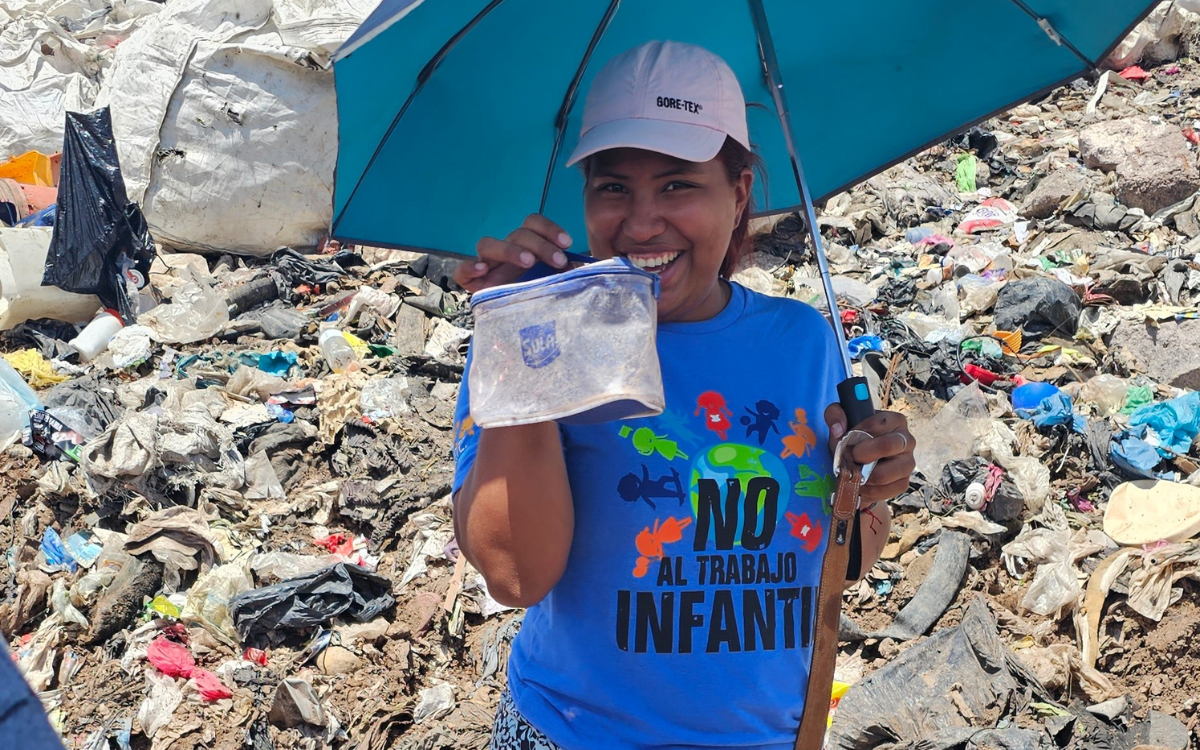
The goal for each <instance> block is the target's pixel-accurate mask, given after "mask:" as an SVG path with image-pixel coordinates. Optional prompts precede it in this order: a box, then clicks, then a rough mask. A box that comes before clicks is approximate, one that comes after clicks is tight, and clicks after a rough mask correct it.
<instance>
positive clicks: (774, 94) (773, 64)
mask: <svg viewBox="0 0 1200 750" xmlns="http://www.w3.org/2000/svg"><path fill="white" fill-rule="evenodd" d="M750 13H751V15H752V16H753V17H754V33H755V35H756V36H757V37H758V55H759V59H760V60H761V61H762V65H763V75H764V76H765V77H766V79H767V87H768V88H769V89H770V90H771V98H772V99H774V100H775V112H776V114H777V115H778V116H779V125H780V127H781V128H782V130H783V140H784V143H785V144H786V145H787V150H788V157H789V158H790V159H791V161H792V173H793V174H794V175H795V177H796V188H797V189H798V190H799V191H800V200H801V201H802V202H803V203H804V222H805V223H806V224H807V225H808V233H809V237H810V238H811V239H812V243H813V253H814V254H815V255H816V256H817V268H819V269H820V271H821V284H822V286H824V287H825V298H826V300H828V302H829V322H830V323H831V324H832V325H833V335H834V337H836V338H837V343H838V352H839V353H840V354H841V356H842V367H843V368H844V369H845V371H846V377H847V378H852V377H854V369H853V367H852V366H851V363H850V349H849V347H848V346H847V345H846V332H845V331H844V330H843V329H842V317H841V315H840V314H839V312H838V306H837V297H836V296H835V295H834V293H833V280H832V279H831V278H830V277H829V261H828V260H826V259H825V250H824V248H823V247H822V246H821V232H820V230H819V229H818V228H817V211H816V209H815V208H813V203H812V196H811V195H810V194H809V192H808V181H807V180H805V179H804V165H803V164H802V163H801V161H800V153H799V151H798V150H797V149H796V142H795V140H794V139H793V138H792V118H791V114H790V112H789V110H788V105H787V98H786V97H785V96H784V93H783V78H782V76H781V75H780V74H779V61H778V60H777V59H776V57H775V43H774V42H773V41H772V40H771V29H770V27H769V25H768V24H767V13H766V11H765V10H764V9H763V4H762V0H750Z"/></svg>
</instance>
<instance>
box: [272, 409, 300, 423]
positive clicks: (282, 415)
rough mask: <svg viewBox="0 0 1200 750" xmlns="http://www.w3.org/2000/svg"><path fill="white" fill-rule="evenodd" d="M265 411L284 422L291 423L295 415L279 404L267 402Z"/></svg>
mask: <svg viewBox="0 0 1200 750" xmlns="http://www.w3.org/2000/svg"><path fill="white" fill-rule="evenodd" d="M267 413H268V414H270V415H271V416H272V417H275V419H278V420H279V421H280V422H283V423H284V424H291V423H292V421H293V420H294V419H295V418H296V415H295V414H293V413H292V412H290V411H288V410H287V409H285V408H283V407H282V406H280V405H279V404H267Z"/></svg>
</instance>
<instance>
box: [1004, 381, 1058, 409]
mask: <svg viewBox="0 0 1200 750" xmlns="http://www.w3.org/2000/svg"><path fill="white" fill-rule="evenodd" d="M1058 392H1059V390H1058V388H1057V387H1056V386H1054V385H1053V384H1051V383H1037V382H1034V383H1026V384H1025V385H1019V386H1017V387H1016V388H1014V389H1013V392H1012V405H1013V408H1014V409H1036V408H1037V407H1038V404H1040V403H1042V402H1043V401H1045V400H1046V399H1048V398H1050V397H1051V396H1053V395H1054V394H1056V393H1058Z"/></svg>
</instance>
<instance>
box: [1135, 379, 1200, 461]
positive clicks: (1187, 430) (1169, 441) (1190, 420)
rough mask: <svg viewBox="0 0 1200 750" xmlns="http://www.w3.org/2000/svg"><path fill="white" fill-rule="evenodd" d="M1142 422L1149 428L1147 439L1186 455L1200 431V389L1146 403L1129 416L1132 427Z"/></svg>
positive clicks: (1140, 424)
mask: <svg viewBox="0 0 1200 750" xmlns="http://www.w3.org/2000/svg"><path fill="white" fill-rule="evenodd" d="M1143 425H1145V426H1146V427H1147V428H1148V429H1149V431H1150V434H1149V435H1148V436H1147V439H1148V440H1149V441H1150V442H1151V443H1153V444H1156V445H1161V446H1162V447H1164V448H1167V449H1169V450H1170V451H1172V452H1174V453H1182V454H1186V453H1187V452H1188V450H1189V449H1190V448H1191V447H1192V441H1193V440H1195V439H1196V434H1197V433H1200V392H1197V391H1193V392H1191V393H1188V394H1187V395H1184V396H1180V397H1179V398H1173V399H1171V400H1170V401H1162V402H1160V403H1157V404H1146V405H1145V406H1143V407H1141V408H1140V409H1138V410H1137V411H1135V412H1134V413H1133V414H1132V415H1130V417H1129V426H1130V427H1131V428H1132V427H1141V426H1143Z"/></svg>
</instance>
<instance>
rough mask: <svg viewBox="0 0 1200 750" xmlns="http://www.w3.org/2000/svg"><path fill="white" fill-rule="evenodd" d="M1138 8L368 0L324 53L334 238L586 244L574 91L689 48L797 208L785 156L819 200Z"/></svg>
mask: <svg viewBox="0 0 1200 750" xmlns="http://www.w3.org/2000/svg"><path fill="white" fill-rule="evenodd" d="M1156 4H1157V3H1156V2H1151V3H1147V2H1146V0H1088V2H1078V0H1028V2H1026V0H977V2H969V3H964V2H961V0H913V1H912V2H904V3H898V2H894V0H858V1H857V2H853V1H852V2H842V3H801V2H795V0H750V1H749V2H746V1H745V0H624V1H623V2H622V1H621V0H570V2H561V0H490V1H489V0H441V1H440V2H423V0H383V2H382V3H381V4H380V5H379V7H378V8H377V9H376V10H375V12H374V13H373V14H372V15H371V16H370V17H369V18H368V19H367V20H366V22H364V23H363V25H362V27H361V28H359V30H358V31H357V32H356V33H355V34H354V35H353V36H352V37H351V38H350V39H349V40H347V42H346V44H345V45H343V47H342V48H341V49H340V50H339V51H338V53H337V55H336V56H335V61H334V74H335V77H336V82H337V94H338V120H339V152H338V161H337V180H336V185H335V189H334V210H333V216H334V219H333V227H332V234H333V235H334V236H335V237H337V238H339V239H343V240H346V241H350V242H357V243H362V244H368V245H378V246H390V247H403V248H410V249H419V250H425V251H433V252H440V253H452V254H458V255H465V256H470V255H473V254H474V252H475V243H476V241H477V240H478V239H479V238H480V237H483V236H488V235H491V236H504V235H505V234H507V233H508V232H509V231H511V230H512V229H514V228H516V227H517V226H518V225H520V223H521V221H522V220H523V219H524V217H525V216H526V215H528V214H529V213H532V212H541V213H544V214H546V215H547V216H548V217H550V218H551V219H552V220H554V221H556V222H558V223H560V224H561V225H563V227H564V228H566V229H567V231H568V232H571V234H572V235H573V236H575V237H577V238H582V237H585V236H586V235H585V233H584V231H583V201H582V191H583V178H582V174H581V172H580V171H579V170H578V169H569V168H566V167H565V166H564V162H565V161H566V158H567V156H568V155H569V154H570V153H571V151H572V149H573V147H574V145H575V142H576V140H577V138H578V135H579V128H580V118H581V115H582V110H583V100H584V94H585V92H586V91H587V89H588V86H589V84H590V82H591V79H592V77H593V76H594V75H595V73H596V72H597V71H598V70H599V69H600V67H601V66H603V64H604V63H605V62H606V61H607V60H608V59H609V58H611V57H613V56H614V55H616V54H618V53H620V52H623V51H625V50H627V49H629V48H631V47H634V46H636V45H638V44H640V43H642V42H645V41H648V40H652V39H672V40H677V41H683V42H691V43H693V44H699V45H701V46H703V47H706V48H708V49H709V50H712V51H713V52H715V53H716V54H718V55H720V56H721V57H722V58H724V59H725V60H726V62H728V63H729V65H730V67H731V68H732V69H733V71H734V72H735V73H736V74H737V76H738V79H739V81H740V82H741V85H742V89H743V92H744V94H745V97H746V101H747V105H748V107H749V109H748V119H749V124H750V138H751V141H752V142H753V144H754V145H755V147H756V148H757V149H758V151H759V152H760V154H761V155H762V157H763V158H764V160H765V162H766V175H765V179H762V180H759V181H758V185H757V188H756V191H757V192H756V196H755V205H756V207H757V211H758V213H759V214H767V213H775V212H780V211H788V210H796V209H798V208H801V207H802V205H803V201H802V196H801V191H800V188H799V181H798V180H797V179H796V174H795V169H794V167H793V158H792V157H793V156H795V157H796V159H797V160H798V161H799V162H801V163H802V164H803V171H804V173H805V174H806V176H807V180H808V185H809V187H810V188H811V197H812V199H813V200H817V201H819V200H820V199H822V198H825V197H828V196H830V195H833V194H835V193H837V192H839V191H841V190H843V189H845V188H847V187H849V186H851V185H853V184H855V183H856V182H859V181H861V180H863V179H866V178H867V177H869V176H871V175H872V174H875V173H877V172H879V171H881V170H883V169H886V168H887V167H888V166H891V165H892V164H895V163H896V162H898V161H901V160H903V159H905V158H907V157H909V156H911V155H912V154H914V153H917V152H918V151H921V150H923V149H925V148H927V147H929V146H930V145H933V144H936V143H939V142H941V141H943V140H945V139H946V138H948V137H949V136H951V135H953V134H954V133H956V132H959V131H961V130H963V129H965V128H968V127H970V126H971V125H973V124H975V123H977V122H979V121H981V120H984V119H987V118H988V117H991V116H993V115H995V114H997V113H999V112H1002V111H1004V110H1005V109H1007V108H1009V107H1012V106H1014V105H1016V104H1018V103H1020V102H1022V101H1026V100H1028V99H1030V98H1033V97H1036V96H1038V95H1040V94H1042V93H1044V92H1047V91H1048V90H1050V89H1052V88H1054V87H1055V86H1058V85H1061V84H1063V83H1065V82H1068V81H1070V80H1073V79H1074V78H1076V77H1078V76H1080V75H1081V74H1083V73H1085V72H1087V71H1089V70H1090V69H1092V68H1094V67H1095V66H1097V65H1098V64H1099V63H1100V61H1102V60H1103V59H1104V58H1105V57H1106V55H1107V54H1108V52H1109V51H1110V50H1111V49H1112V48H1113V47H1114V46H1115V45H1116V44H1117V43H1118V42H1119V41H1120V40H1121V39H1122V38H1123V37H1124V36H1125V35H1126V34H1127V33H1128V31H1129V30H1131V29H1132V27H1133V26H1134V25H1135V24H1136V23H1137V22H1138V21H1139V20H1141V18H1142V17H1143V16H1144V15H1145V14H1146V13H1148V12H1149V11H1150V10H1151V9H1152V8H1153V6H1154V5H1156ZM756 15H757V19H756ZM756 20H757V23H756ZM764 31H766V32H767V33H766V35H765V36H766V38H765V39H764ZM772 41H773V44H772V43H771V42H772ZM771 47H773V51H774V55H773V57H774V58H775V61H774V62H775V65H774V66H773V67H774V69H773V70H772V71H771V74H772V75H771V78H773V79H774V81H773V82H774V83H775V84H777V85H780V86H782V87H783V90H784V91H786V100H787V103H788V104H789V105H790V118H781V117H780V114H779V111H778V109H777V102H776V100H775V97H774V93H776V91H777V89H775V90H773V89H772V85H771V83H769V82H768V76H767V70H766V69H767V67H768V66H766V65H764V62H766V61H768V59H769V58H770V57H772V55H770V54H769V53H770V51H771V50H770V48H771ZM789 131H790V132H789ZM789 135H790V136H791V141H792V143H793V144H794V154H793V153H789V144H788V140H789V138H788V136H789ZM574 249H576V250H586V248H581V247H579V246H578V245H577V246H576V248H574Z"/></svg>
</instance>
